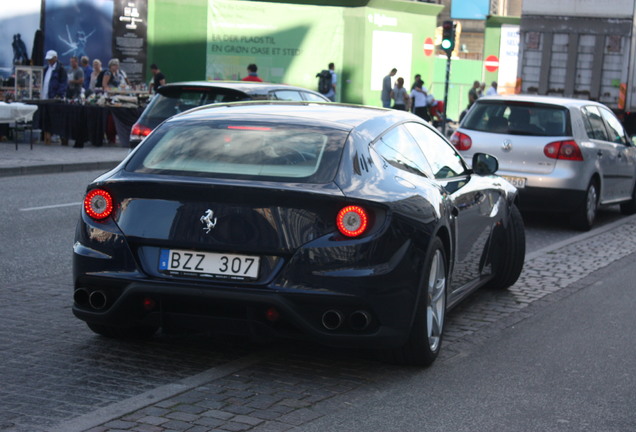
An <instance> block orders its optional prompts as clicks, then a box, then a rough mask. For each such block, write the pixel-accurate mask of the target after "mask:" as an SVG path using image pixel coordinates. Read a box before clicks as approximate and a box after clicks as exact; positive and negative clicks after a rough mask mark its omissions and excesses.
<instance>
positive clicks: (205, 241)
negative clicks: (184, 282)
mask: <svg viewBox="0 0 636 432" xmlns="http://www.w3.org/2000/svg"><path fill="white" fill-rule="evenodd" d="M102 187H103V188H105V189H107V190H108V191H109V192H110V193H111V194H112V196H113V198H114V200H115V201H116V202H117V203H119V205H118V211H117V212H116V214H115V222H116V223H117V225H118V226H119V228H120V229H121V231H122V232H123V233H124V234H125V237H126V239H127V241H128V245H129V247H130V250H131V252H132V253H133V255H134V257H135V259H136V261H137V262H138V263H139V264H140V265H141V267H142V269H143V271H144V272H145V273H146V274H149V275H153V276H157V277H194V278H206V279H216V280H241V281H247V282H250V281H251V282H255V283H266V282H267V281H268V280H270V279H271V277H273V274H274V273H275V271H276V269H277V268H278V267H279V266H280V265H282V263H283V262H285V261H288V260H289V259H290V258H291V256H292V255H293V254H294V253H295V251H297V250H298V249H299V248H301V247H303V246H304V245H307V244H310V243H311V242H315V241H320V239H321V238H322V237H324V236H330V235H333V233H334V232H335V231H337V230H336V228H335V223H336V214H337V213H338V211H339V210H340V208H342V206H343V205H344V199H343V195H342V193H341V191H340V190H339V189H338V188H337V186H336V185H335V184H333V183H331V184H327V185H320V186H316V185H307V184H295V185H293V184H286V185H283V184H268V183H261V184H258V185H257V184H254V183H252V182H249V181H248V182H236V181H211V180H204V179H192V178H190V179H188V178H175V179H171V180H167V179H166V178H165V177H164V178H160V177H157V178H154V179H150V178H148V179H146V180H143V181H140V180H136V181H133V180H131V179H128V180H121V181H109V182H107V183H106V184H104V185H102ZM210 260H212V261H210ZM207 262H210V263H213V264H214V265H215V266H216V270H210V268H209V267H206V265H205V263H207Z"/></svg>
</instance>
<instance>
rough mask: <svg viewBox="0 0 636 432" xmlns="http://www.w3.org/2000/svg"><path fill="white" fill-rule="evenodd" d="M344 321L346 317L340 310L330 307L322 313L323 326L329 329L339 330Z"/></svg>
mask: <svg viewBox="0 0 636 432" xmlns="http://www.w3.org/2000/svg"><path fill="white" fill-rule="evenodd" d="M343 321H344V317H343V316H342V313H341V312H340V311H337V310H335V309H329V310H328V311H327V312H325V313H324V314H322V326H323V327H324V328H326V329H327V330H338V329H339V328H340V326H341V325H342V322H343Z"/></svg>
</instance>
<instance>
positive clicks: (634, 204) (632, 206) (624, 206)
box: [621, 184, 636, 215]
mask: <svg viewBox="0 0 636 432" xmlns="http://www.w3.org/2000/svg"><path fill="white" fill-rule="evenodd" d="M621 213H622V214H624V215H633V214H634V213H636V184H635V185H634V189H633V191H632V199H631V200H629V201H626V202H624V203H621Z"/></svg>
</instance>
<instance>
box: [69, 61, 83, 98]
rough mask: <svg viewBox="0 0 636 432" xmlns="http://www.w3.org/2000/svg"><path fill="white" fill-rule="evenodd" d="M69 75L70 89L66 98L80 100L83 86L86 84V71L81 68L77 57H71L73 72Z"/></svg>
mask: <svg viewBox="0 0 636 432" xmlns="http://www.w3.org/2000/svg"><path fill="white" fill-rule="evenodd" d="M68 75H69V76H70V78H69V80H68V88H67V89H66V97H67V98H69V99H78V98H79V97H80V95H81V93H82V85H83V84H84V71H83V70H82V68H80V67H79V63H78V62H77V57H75V56H73V57H71V70H70V71H69V73H68Z"/></svg>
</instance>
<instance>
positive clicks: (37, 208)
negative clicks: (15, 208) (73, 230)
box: [20, 202, 82, 211]
mask: <svg viewBox="0 0 636 432" xmlns="http://www.w3.org/2000/svg"><path fill="white" fill-rule="evenodd" d="M77 205H82V203H81V202H74V203H66V204H55V205H48V206H42V207H28V208H23V209H20V211H32V210H47V209H53V208H59V207H71V206H77Z"/></svg>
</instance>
